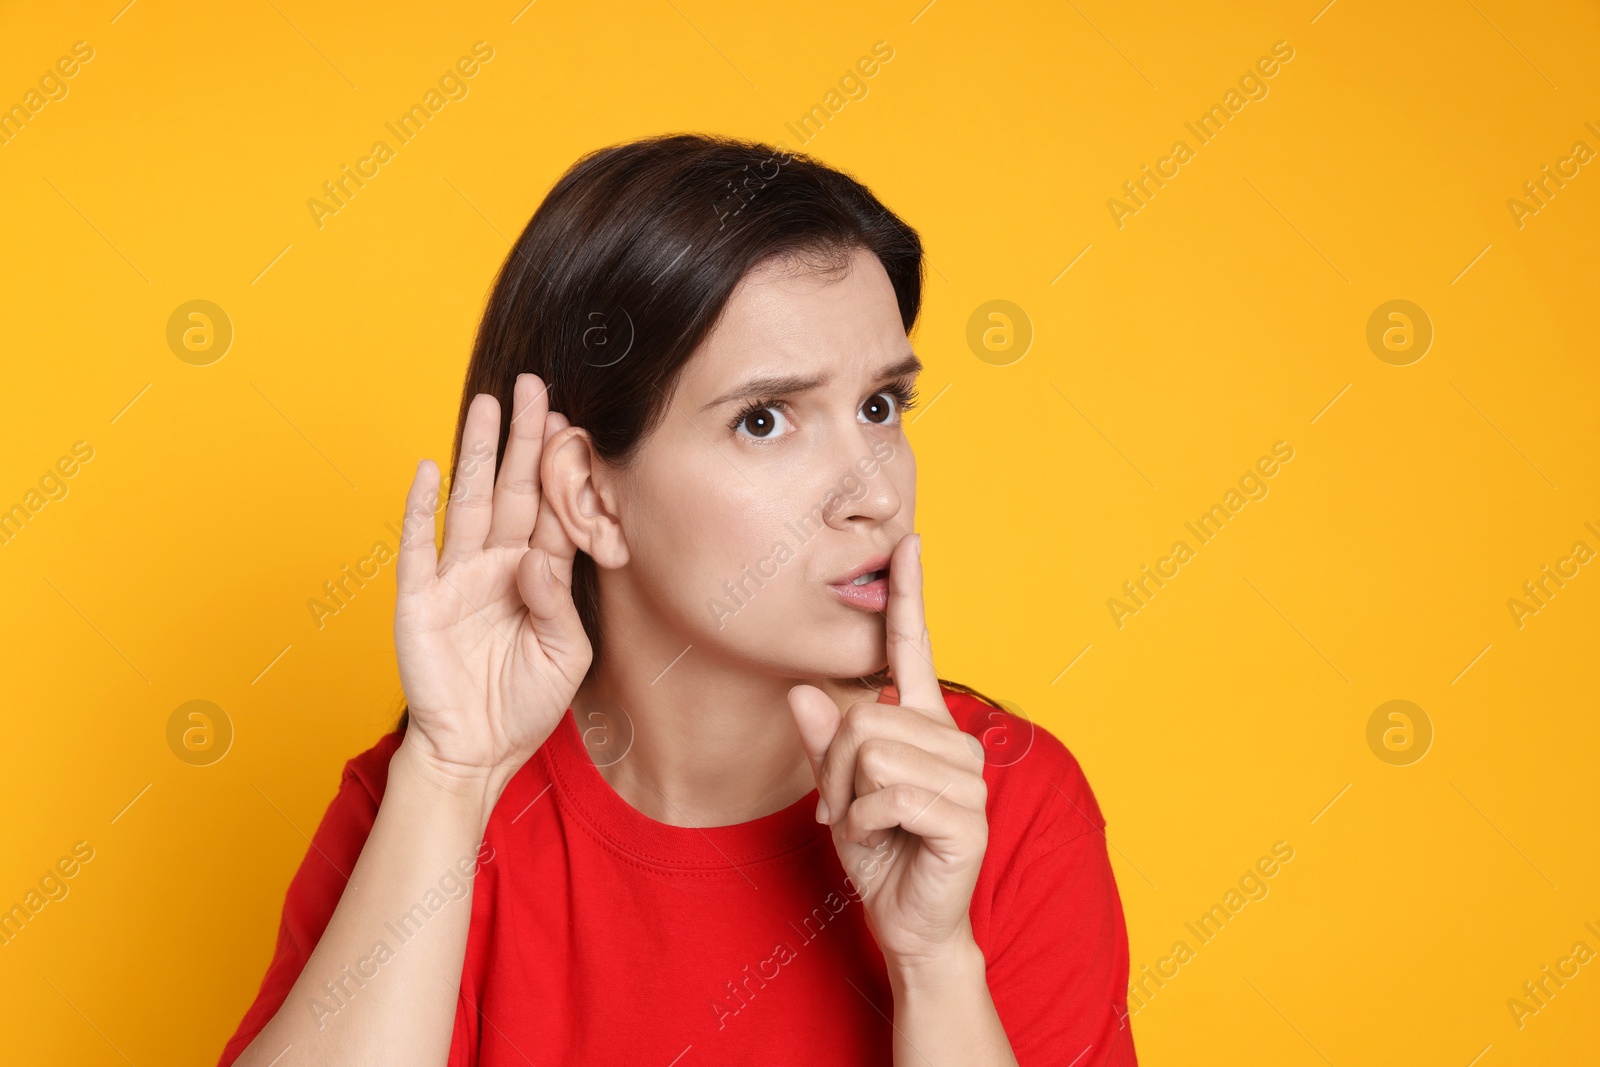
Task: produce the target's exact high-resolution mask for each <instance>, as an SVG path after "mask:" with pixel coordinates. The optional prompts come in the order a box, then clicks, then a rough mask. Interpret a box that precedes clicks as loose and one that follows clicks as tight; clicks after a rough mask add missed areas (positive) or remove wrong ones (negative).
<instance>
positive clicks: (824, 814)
mask: <svg viewBox="0 0 1600 1067" xmlns="http://www.w3.org/2000/svg"><path fill="white" fill-rule="evenodd" d="M817 821H818V822H820V823H824V824H826V823H827V821H828V802H827V801H826V800H824V799H823V798H822V797H818V798H817Z"/></svg>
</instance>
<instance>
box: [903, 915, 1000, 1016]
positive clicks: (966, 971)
mask: <svg viewBox="0 0 1600 1067" xmlns="http://www.w3.org/2000/svg"><path fill="white" fill-rule="evenodd" d="M884 962H885V964H886V965H887V967H888V971H889V985H890V988H891V989H892V990H893V992H894V995H895V1000H896V1002H897V1003H898V1002H900V1001H901V1000H902V998H903V997H905V996H913V995H926V994H936V993H942V992H954V991H957V990H967V989H970V988H972V987H973V986H975V985H976V986H984V985H986V984H987V981H988V963H987V961H986V960H985V959H984V955H983V949H981V948H980V947H979V946H978V942H977V941H976V940H975V939H974V938H973V936H972V928H971V927H970V926H969V927H967V928H966V929H965V930H964V931H963V932H962V933H961V934H960V935H959V936H957V937H955V938H952V939H951V941H950V942H949V943H948V944H947V945H945V946H944V947H943V948H942V949H941V950H940V951H939V952H938V953H936V954H933V955H923V956H916V957H898V956H885V958H884Z"/></svg>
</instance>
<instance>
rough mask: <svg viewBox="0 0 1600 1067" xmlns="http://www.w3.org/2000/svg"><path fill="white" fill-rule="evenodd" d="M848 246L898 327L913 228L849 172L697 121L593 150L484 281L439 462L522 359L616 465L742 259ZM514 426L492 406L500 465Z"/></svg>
mask: <svg viewBox="0 0 1600 1067" xmlns="http://www.w3.org/2000/svg"><path fill="white" fill-rule="evenodd" d="M856 249H865V250H867V251H869V252H871V253H872V254H873V255H875V256H877V257H878V260H879V262H881V263H882V264H883V269H884V271H885V272H886V273H887V274H888V276H889V281H890V283H891V284H892V285H893V286H894V292H895V298H896V301H897V303H898V304H899V309H900V319H901V322H902V323H903V324H904V326H905V329H906V332H907V333H910V332H911V329H912V327H913V326H914V325H915V324H916V320H917V314H918V311H919V310H920V308H921V305H922V278H923V256H922V241H921V238H919V237H918V236H917V233H916V231H915V230H913V229H912V228H911V227H910V226H909V225H907V224H906V223H905V222H904V221H903V220H901V219H900V218H899V217H898V216H897V215H895V214H894V213H893V212H891V211H890V210H889V209H888V208H886V207H885V206H884V205H883V204H882V203H881V202H879V200H878V199H877V197H875V196H873V194H872V193H871V192H870V191H869V190H868V189H867V187H866V186H864V185H862V184H861V183H860V182H858V181H856V180H855V179H854V178H852V177H851V176H850V175H848V174H846V173H844V172H842V171H839V170H836V169H834V168H832V167H829V166H826V165H825V164H822V163H820V162H817V161H816V160H814V159H811V158H809V157H807V156H803V155H798V154H794V155H792V154H789V153H787V152H785V151H783V150H782V149H779V148H774V147H773V146H771V145H766V144H760V143H757V142H753V141H742V140H736V139H733V138H727V137H717V136H709V135H703V134H674V135H666V136H660V137H650V138H646V139H644V140H639V141H632V142H629V143H626V144H619V145H612V146H610V147H608V148H602V149H598V150H596V151H593V152H590V153H589V154H587V155H585V156H583V157H582V158H581V159H579V160H578V161H577V162H576V163H574V164H573V165H572V166H571V167H570V168H568V170H567V172H566V173H565V174H563V175H562V176H561V178H560V180H558V181H557V182H556V184H555V186H554V187H553V188H552V189H551V190H550V192H549V194H548V195H546V196H545V198H544V201H543V202H542V203H541V204H540V205H539V207H538V209H537V210H536V211H535V212H534V213H533V218H532V219H531V220H529V222H528V225H527V227H526V228H525V229H523V231H522V234H521V236H519V237H518V238H517V241H516V244H515V245H514V246H513V247H512V249H511V253H510V255H508V256H507V257H506V260H505V263H504V264H503V265H502V266H501V268H500V272H499V274H498V276H497V277H496V278H495V282H494V287H493V289H492V290H491V292H490V294H489V300H488V305H487V307H486V308H485V309H484V313H483V319H482V321H481V322H480V324H479V327H478V334H477V339H476V341H475V343H474V345H473V349H472V359H471V362H470V363H469V364H468V365H467V374H466V382H465V385H464V387H463V389H462V395H461V406H460V409H459V412H458V414H457V418H456V433H455V444H454V447H453V449H452V453H451V462H450V470H451V471H454V470H455V468H456V464H457V462H458V461H459V457H460V452H461V441H462V436H463V434H464V432H465V429H466V421H467V410H468V408H469V406H470V405H471V403H472V398H473V397H474V396H476V395H477V394H478V393H489V394H491V395H493V396H494V397H496V398H497V399H498V400H499V401H500V410H501V411H502V412H509V411H511V410H512V390H513V388H514V386H515V383H516V378H517V375H518V374H520V373H526V372H532V373H534V374H537V375H539V377H540V378H541V379H543V380H544V382H545V383H546V385H547V386H548V388H549V401H550V410H552V411H559V412H561V413H562V414H563V415H565V416H566V417H567V418H568V419H569V420H570V421H571V422H572V424H573V425H575V426H581V427H583V428H584V429H585V430H587V431H588V433H589V435H590V438H591V439H592V441H593V443H594V449H595V452H596V453H597V454H598V455H599V456H600V457H601V458H602V459H604V460H605V461H607V462H608V463H611V464H614V465H619V466H620V465H625V464H626V463H627V462H628V460H629V458H630V457H631V456H632V455H633V454H634V452H635V450H636V449H637V448H638V446H639V444H640V443H641V442H642V441H643V440H644V439H645V438H646V437H647V436H648V435H649V434H650V432H651V431H652V430H653V429H654V428H655V427H656V426H657V425H658V424H659V423H660V421H661V419H662V417H663V416H664V415H665V413H666V410H667V400H668V398H669V397H670V396H671V393H672V390H673V386H674V384H675V383H676V381H677V378H678V375H679V373H680V372H681V371H682V369H683V367H684V365H685V364H686V363H687V362H688V360H689V357H690V356H691V355H693V353H694V351H695V349H696V348H697V347H698V346H699V345H700V343H701V342H702V341H703V340H704V339H705V337H706V336H707V335H708V334H709V333H710V332H711V329H712V327H713V326H714V325H715V324H716V321H717V318H718V317H719V316H720V315H721V313H722V310H723V308H724V306H725V305H726V304H727V301H728V298H729V297H730V296H731V295H732V293H733V290H734V288H735V287H736V286H737V285H738V283H739V282H740V280H741V279H742V278H744V276H745V275H746V274H747V273H748V272H749V271H750V270H751V269H752V268H754V267H756V266H758V265H760V264H762V263H764V262H767V261H770V260H773V259H794V260H798V261H800V262H801V263H803V264H804V265H807V266H811V267H814V268H816V269H824V270H825V269H829V268H837V267H842V266H843V265H844V264H845V263H846V262H848V258H849V256H850V254H851V253H852V252H853V251H855V250H856ZM510 429H511V428H510V420H509V419H503V420H502V423H501V426H500V440H499V444H498V446H497V451H496V456H497V459H496V470H497V471H498V465H499V461H500V459H499V458H500V457H502V456H503V454H504V451H505V446H506V440H507V438H508V436H509V434H510ZM572 596H573V600H574V602H575V604H576V605H577V609H578V615H579V617H580V618H581V619H582V621H583V627H584V630H585V632H586V633H587V634H588V637H589V641H590V644H591V645H592V646H593V649H594V660H593V664H591V667H590V670H591V672H592V671H593V670H594V664H598V663H599V661H600V657H601V655H602V654H603V651H602V649H601V644H600V620H599V616H598V602H599V584H598V576H597V574H596V570H595V565H594V561H593V560H592V559H590V558H589V557H588V556H587V555H585V554H584V553H582V552H579V553H578V555H577V557H576V559H575V560H574V563H573V572H572ZM887 680H888V672H887V670H883V671H879V672H877V673H876V674H874V675H870V676H868V677H867V678H865V679H862V681H863V682H864V683H866V684H869V685H873V686H878V687H881V686H882V685H883V684H885V683H886V682H887ZM952 688H959V689H962V690H965V689H966V687H964V686H954V685H952ZM984 699H986V700H987V698H984ZM990 703H993V702H992V701H990ZM406 718H407V717H406V715H405V714H402V716H401V719H400V724H399V725H400V727H401V728H402V729H403V728H404V726H405V724H406Z"/></svg>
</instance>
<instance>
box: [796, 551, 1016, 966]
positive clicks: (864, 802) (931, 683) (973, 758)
mask: <svg viewBox="0 0 1600 1067" xmlns="http://www.w3.org/2000/svg"><path fill="white" fill-rule="evenodd" d="M920 549H921V539H920V537H919V536H918V535H916V534H907V535H906V536H904V537H902V538H901V539H900V542H899V544H897V545H896V546H895V549H894V552H893V554H892V555H891V557H890V562H889V604H888V608H887V611H886V617H887V622H888V647H889V666H890V669H891V670H892V672H893V675H894V682H895V686H896V688H897V689H898V690H899V699H900V702H899V704H898V705H894V704H881V703H874V702H870V701H862V702H861V703H858V704H855V705H853V706H851V708H850V709H849V710H848V711H846V712H845V714H844V715H843V716H842V717H841V716H840V715H839V711H838V707H837V706H836V705H835V704H834V702H833V700H832V699H831V698H830V697H829V696H828V695H827V694H826V693H824V692H822V690H820V689H817V688H815V687H813V686H809V685H797V686H795V687H794V688H793V689H791V690H790V691H789V706H790V710H791V711H793V713H794V716H795V722H796V724H797V725H798V726H799V728H800V736H801V739H802V740H803V742H804V744H805V746H806V752H807V754H808V755H809V756H810V757H811V765H812V770H813V772H814V773H815V775H816V780H817V791H818V792H819V793H820V794H821V798H822V799H821V803H820V804H819V805H818V815H819V818H822V819H825V821H827V822H828V823H830V824H831V825H832V827H833V841H834V846H835V847H836V848H837V849H838V853H839V861H840V863H842V864H843V865H844V869H845V872H846V873H847V874H848V875H849V876H850V877H851V879H852V882H853V884H854V885H855V886H856V888H857V891H858V892H859V893H860V894H861V895H862V900H863V904H864V906H865V908H866V913H867V921H868V925H869V927H870V928H871V929H872V932H873V936H875V937H876V938H877V939H878V946H879V948H880V949H881V950H882V951H883V954H884V956H885V958H886V959H887V960H888V961H889V963H890V964H891V965H892V966H893V965H906V964H917V963H922V962H926V961H937V960H939V959H942V958H946V957H947V956H948V955H950V954H952V953H955V952H959V951H961V950H963V949H965V948H967V947H968V946H969V945H970V943H971V939H972V927H971V923H970V921H969V919H968V908H969V907H970V906H971V903H972V890H973V887H974V886H975V885H976V884H977V880H978V868H979V866H980V865H981V864H982V862H983V855H984V850H985V849H986V847H987V846H988V841H989V822H988V815H987V813H986V811H985V802H986V801H987V799H988V795H989V793H988V786H987V784H986V783H985V782H984V779H983V767H984V757H983V745H982V743H981V742H979V741H978V739H977V738H975V737H973V736H972V735H971V734H968V733H965V732H964V731H962V730H961V729H960V728H959V727H957V725H956V722H955V719H954V718H953V717H952V716H951V714H950V711H949V709H948V708H947V707H946V706H945V702H944V696H943V694H942V693H941V692H940V689H939V681H938V677H937V675H936V674H935V673H934V669H933V658H932V654H933V649H932V644H931V642H930V641H929V639H928V628H927V623H926V620H925V616H924V612H923V602H922V561H921V558H920ZM824 809H826V810H825V811H824Z"/></svg>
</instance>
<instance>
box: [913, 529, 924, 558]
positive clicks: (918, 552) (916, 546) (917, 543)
mask: <svg viewBox="0 0 1600 1067" xmlns="http://www.w3.org/2000/svg"><path fill="white" fill-rule="evenodd" d="M911 538H912V540H911V554H912V555H913V556H916V557H917V558H918V559H921V558H922V535H921V534H912V535H911Z"/></svg>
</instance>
